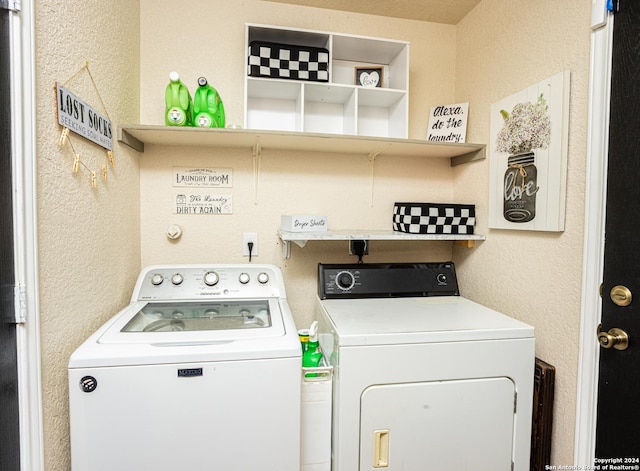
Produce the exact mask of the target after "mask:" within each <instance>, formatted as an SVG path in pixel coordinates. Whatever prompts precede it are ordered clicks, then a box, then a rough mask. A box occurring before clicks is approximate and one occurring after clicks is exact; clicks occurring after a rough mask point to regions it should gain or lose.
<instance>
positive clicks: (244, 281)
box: [238, 273, 251, 285]
mask: <svg viewBox="0 0 640 471" xmlns="http://www.w3.org/2000/svg"><path fill="white" fill-rule="evenodd" d="M250 279H251V278H250V277H249V274H248V273H240V276H239V277H238V281H240V283H242V284H243V285H246V284H247V283H249V280H250Z"/></svg>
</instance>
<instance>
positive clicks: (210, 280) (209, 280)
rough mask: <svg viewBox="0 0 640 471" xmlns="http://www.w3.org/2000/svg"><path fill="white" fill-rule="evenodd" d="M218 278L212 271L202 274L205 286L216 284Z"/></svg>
mask: <svg viewBox="0 0 640 471" xmlns="http://www.w3.org/2000/svg"><path fill="white" fill-rule="evenodd" d="M219 280H220V278H219V277H218V274H217V273H216V272H214V271H208V272H207V273H205V274H204V283H205V284H206V285H207V286H215V285H216V284H218V281H219Z"/></svg>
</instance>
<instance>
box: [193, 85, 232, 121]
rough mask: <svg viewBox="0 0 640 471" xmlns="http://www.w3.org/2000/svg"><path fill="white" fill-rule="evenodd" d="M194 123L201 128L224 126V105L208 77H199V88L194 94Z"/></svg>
mask: <svg viewBox="0 0 640 471" xmlns="http://www.w3.org/2000/svg"><path fill="white" fill-rule="evenodd" d="M193 112H194V115H195V117H194V119H193V125H194V126H196V127H199V128H223V127H224V121H225V116H224V105H223V104H222V99H221V98H220V95H219V94H218V91H217V90H216V89H215V88H213V87H212V86H211V85H209V84H208V83H207V79H206V78H204V77H200V78H199V79H198V89H197V90H196V93H195V94H194V95H193Z"/></svg>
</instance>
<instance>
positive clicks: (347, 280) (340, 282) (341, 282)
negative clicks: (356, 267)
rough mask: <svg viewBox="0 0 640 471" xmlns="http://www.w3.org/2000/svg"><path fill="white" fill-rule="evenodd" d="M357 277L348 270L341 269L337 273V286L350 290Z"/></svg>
mask: <svg viewBox="0 0 640 471" xmlns="http://www.w3.org/2000/svg"><path fill="white" fill-rule="evenodd" d="M355 283H356V279H355V278H354V276H353V274H352V273H350V272H348V271H341V272H340V273H338V274H337V275H336V286H337V287H338V288H340V289H341V290H343V291H348V290H350V289H351V288H353V285H355Z"/></svg>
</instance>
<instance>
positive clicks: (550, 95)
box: [489, 71, 570, 232]
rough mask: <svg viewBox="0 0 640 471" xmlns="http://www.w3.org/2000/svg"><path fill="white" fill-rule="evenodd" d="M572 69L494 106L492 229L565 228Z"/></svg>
mask: <svg viewBox="0 0 640 471" xmlns="http://www.w3.org/2000/svg"><path fill="white" fill-rule="evenodd" d="M569 79H570V75H569V72H568V71H565V72H561V73H559V74H557V75H554V76H553V77H549V78H548V79H546V80H543V81H541V82H539V83H537V84H535V85H532V86H531V87H529V88H527V89H525V90H522V91H520V92H518V93H515V94H513V95H511V96H509V97H507V98H503V99H502V100H500V101H498V102H497V103H494V104H493V105H492V106H491V120H490V123H491V140H490V144H489V149H490V153H489V158H490V162H489V167H490V174H489V198H490V199H489V227H491V228H496V229H516V230H532V231H556V232H560V231H564V221H565V206H566V203H565V201H566V190H567V151H568V139H569V83H570V81H569Z"/></svg>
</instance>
